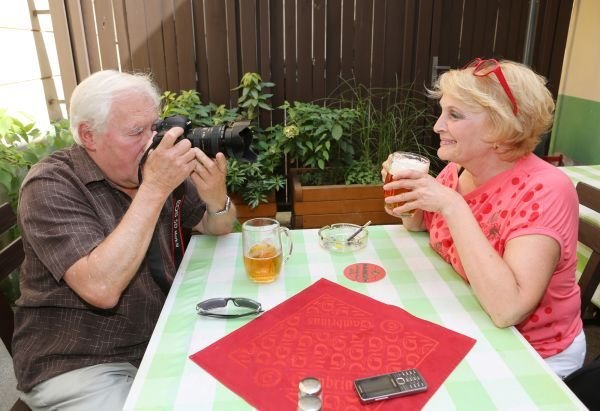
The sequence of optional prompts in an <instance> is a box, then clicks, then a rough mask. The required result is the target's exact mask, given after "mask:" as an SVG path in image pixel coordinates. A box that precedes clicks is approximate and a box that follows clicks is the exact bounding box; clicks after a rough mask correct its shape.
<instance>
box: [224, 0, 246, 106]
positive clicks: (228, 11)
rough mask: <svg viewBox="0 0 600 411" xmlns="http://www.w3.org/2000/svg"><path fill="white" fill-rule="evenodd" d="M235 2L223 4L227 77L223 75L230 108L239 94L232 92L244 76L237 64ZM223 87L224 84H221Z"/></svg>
mask: <svg viewBox="0 0 600 411" xmlns="http://www.w3.org/2000/svg"><path fill="white" fill-rule="evenodd" d="M237 4H238V3H237V2H236V1H235V0H227V1H226V2H225V5H226V8H225V15H226V17H225V21H227V27H228V29H227V30H226V37H227V62H226V65H227V69H228V73H229V75H227V73H224V75H225V76H226V77H227V78H228V79H229V89H228V90H227V93H228V96H229V100H228V103H227V102H225V104H229V105H230V106H232V107H234V106H235V105H237V99H238V96H239V94H238V93H239V92H238V91H237V90H233V89H234V88H235V87H237V85H238V84H239V83H240V79H241V78H242V76H243V75H244V71H243V70H242V69H240V67H241V66H240V64H239V55H240V51H241V50H240V47H241V46H240V44H241V43H240V42H239V37H240V33H239V30H240V24H239V22H238V21H237V18H236V16H237V13H238V12H239V11H238V10H237V9H236V7H237ZM223 84H224V85H225V84H226V83H223Z"/></svg>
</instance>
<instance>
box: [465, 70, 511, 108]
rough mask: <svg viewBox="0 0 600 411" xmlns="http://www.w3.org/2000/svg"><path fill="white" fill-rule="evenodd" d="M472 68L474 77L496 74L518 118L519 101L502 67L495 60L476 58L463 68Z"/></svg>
mask: <svg viewBox="0 0 600 411" xmlns="http://www.w3.org/2000/svg"><path fill="white" fill-rule="evenodd" d="M467 68H472V69H473V75H474V76H476V77H486V76H489V75H490V74H492V73H494V75H495V76H496V78H497V79H498V81H499V82H500V85H501V86H502V88H503V89H504V92H505V93H506V96H507V97H508V99H509V100H510V102H511V104H512V108H513V114H514V115H515V116H516V115H517V112H518V107H517V101H516V100H515V98H514V96H513V94H512V91H511V90H510V87H509V86H508V82H507V81H506V77H504V73H503V72H502V68H501V67H500V63H499V62H498V60H495V59H487V60H484V59H481V58H476V59H475V60H473V61H471V62H470V63H468V64H467V65H466V66H464V67H463V70H464V69H467Z"/></svg>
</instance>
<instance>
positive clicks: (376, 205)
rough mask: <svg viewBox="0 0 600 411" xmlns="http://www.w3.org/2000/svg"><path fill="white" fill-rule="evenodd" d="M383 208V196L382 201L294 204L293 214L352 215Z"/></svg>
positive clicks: (363, 200)
mask: <svg viewBox="0 0 600 411" xmlns="http://www.w3.org/2000/svg"><path fill="white" fill-rule="evenodd" d="M382 208H383V196H382V198H381V199H360V200H344V201H337V200H332V201H325V200H321V201H309V202H306V201H303V202H296V201H294V204H293V208H292V210H293V212H294V213H295V214H297V215H307V214H320V213H322V214H333V213H351V212H354V211H356V210H357V209H361V210H364V211H380V210H381V209H382Z"/></svg>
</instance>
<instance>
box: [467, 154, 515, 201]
mask: <svg viewBox="0 0 600 411" xmlns="http://www.w3.org/2000/svg"><path fill="white" fill-rule="evenodd" d="M515 163H516V160H514V161H504V160H500V159H499V158H495V159H493V160H492V161H490V158H489V157H488V158H486V159H485V161H479V160H476V161H473V162H472V163H469V164H465V165H463V167H464V168H465V172H463V173H462V174H461V176H460V179H459V181H460V182H461V184H460V185H459V189H460V192H461V194H463V195H465V194H468V193H469V192H471V191H473V190H475V189H476V188H477V187H479V186H481V185H483V184H485V183H487V182H488V181H490V180H491V179H492V178H494V177H496V176H497V175H499V174H501V173H503V172H505V171H506V170H510V169H511V168H513V167H514V165H515Z"/></svg>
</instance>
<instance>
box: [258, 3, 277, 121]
mask: <svg viewBox="0 0 600 411" xmlns="http://www.w3.org/2000/svg"><path fill="white" fill-rule="evenodd" d="M256 24H257V25H258V40H257V41H258V45H259V49H258V65H259V68H258V71H259V73H260V75H261V77H262V79H263V81H272V80H271V67H270V64H269V63H270V62H269V57H270V55H269V54H270V53H269V49H270V47H271V43H270V38H269V32H270V30H271V28H270V21H269V0H258V21H257V23H256ZM267 91H268V92H269V93H273V89H270V90H265V92H267ZM271 116H272V112H271V111H268V110H261V111H260V125H261V126H262V127H263V128H267V127H269V126H271V125H272V120H271Z"/></svg>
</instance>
